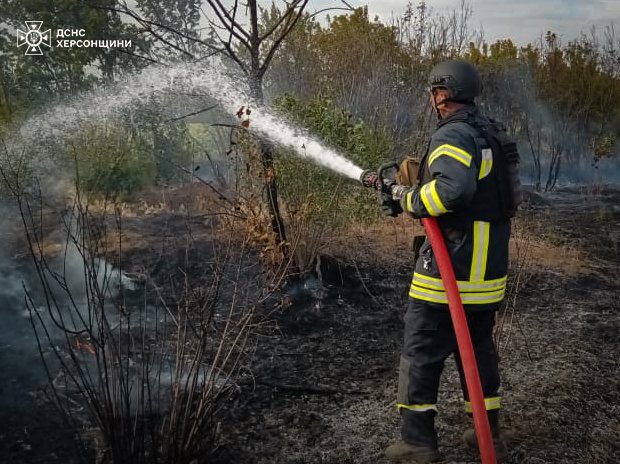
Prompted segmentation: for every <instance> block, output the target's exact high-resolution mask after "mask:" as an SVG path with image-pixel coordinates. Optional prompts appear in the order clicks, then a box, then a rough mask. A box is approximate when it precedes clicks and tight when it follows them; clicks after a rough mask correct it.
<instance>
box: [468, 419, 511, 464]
mask: <svg viewBox="0 0 620 464" xmlns="http://www.w3.org/2000/svg"><path fill="white" fill-rule="evenodd" d="M487 414H488V416H489V425H490V426H491V436H492V437H493V445H494V446H495V457H496V458H497V460H498V461H502V460H504V459H506V458H507V457H508V448H507V446H506V441H505V439H504V437H503V434H502V431H501V428H500V426H499V409H493V410H491V411H487ZM463 441H464V442H465V444H466V445H467V446H469V447H470V448H474V449H478V438H477V437H476V431H475V430H474V429H468V430H466V431H465V433H463Z"/></svg>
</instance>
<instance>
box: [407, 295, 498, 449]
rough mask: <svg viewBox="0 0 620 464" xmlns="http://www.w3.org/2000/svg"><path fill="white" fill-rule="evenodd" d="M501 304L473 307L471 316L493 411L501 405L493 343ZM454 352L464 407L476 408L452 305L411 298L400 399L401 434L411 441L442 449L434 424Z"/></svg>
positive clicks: (469, 321)
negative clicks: (447, 364)
mask: <svg viewBox="0 0 620 464" xmlns="http://www.w3.org/2000/svg"><path fill="white" fill-rule="evenodd" d="M496 309H497V308H496V307H495V308H492V309H491V310H482V311H478V312H468V313H467V315H466V316H467V324H468V326H469V331H470V335H471V340H472V344H473V347H474V353H475V355H476V361H477V363H478V371H479V373H480V381H481V383H482V392H483V394H484V397H485V403H486V406H487V409H488V410H494V409H499V396H498V390H499V386H500V378H499V369H498V356H497V351H496V349H495V345H494V343H493V326H494V324H495V312H496ZM450 354H454V358H455V361H456V365H457V369H458V371H459V376H460V379H461V387H462V389H463V396H464V400H465V409H466V411H467V412H471V406H470V404H469V401H468V400H469V397H468V394H467V387H466V383H465V376H464V374H463V366H462V364H461V359H460V356H459V352H458V347H457V342H456V336H455V334H454V328H453V326H452V319H451V317H450V312H449V310H448V309H447V307H446V308H445V309H444V308H438V307H437V306H436V305H429V304H426V303H424V302H422V301H419V300H413V299H411V300H410V303H409V308H408V309H407V313H406V314H405V337H404V344H403V351H402V354H401V357H400V369H399V381H398V400H397V404H398V409H399V411H400V414H401V418H402V425H401V434H402V438H403V440H404V441H405V442H407V443H410V444H412V445H416V446H427V447H430V448H434V449H436V448H437V434H436V432H435V426H434V419H435V415H436V414H437V393H438V389H439V380H440V377H441V372H442V370H443V367H444V362H445V360H446V358H447V357H448V356H450Z"/></svg>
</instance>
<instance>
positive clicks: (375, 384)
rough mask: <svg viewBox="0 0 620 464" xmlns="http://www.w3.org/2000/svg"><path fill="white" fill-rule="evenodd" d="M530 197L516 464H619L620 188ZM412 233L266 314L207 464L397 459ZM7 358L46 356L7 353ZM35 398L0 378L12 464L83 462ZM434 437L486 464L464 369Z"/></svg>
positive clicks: (0, 450)
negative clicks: (465, 434) (466, 398)
mask: <svg viewBox="0 0 620 464" xmlns="http://www.w3.org/2000/svg"><path fill="white" fill-rule="evenodd" d="M529 200H530V201H529V202H528V204H527V205H526V208H525V211H524V213H523V218H522V219H521V223H522V224H527V227H528V231H529V236H531V237H533V239H532V241H531V243H530V247H531V253H532V255H533V256H532V259H531V261H529V264H528V273H527V279H526V284H525V287H524V289H523V290H522V292H521V293H520V295H519V298H518V300H517V312H516V313H515V317H514V319H512V320H511V322H512V323H507V325H506V326H505V333H503V334H502V338H501V340H503V341H502V343H503V345H502V360H501V368H502V375H503V406H504V408H505V413H504V418H505V423H506V425H507V426H508V427H509V428H510V429H511V443H512V444H511V457H510V460H509V462H511V463H531V464H534V463H583V464H586V463H588V464H590V463H593V464H598V463H615V462H620V423H619V418H620V414H619V407H620V406H619V404H620V402H619V400H620V366H619V363H620V344H619V341H620V337H619V335H620V312H619V310H620V303H619V301H620V299H619V297H620V272H619V262H620V238H619V233H620V190H609V191H602V192H599V191H597V192H582V191H579V190H576V189H573V190H565V191H559V192H556V193H554V194H548V195H540V196H539V195H531V196H530V199H529ZM165 214H166V213H163V212H158V211H156V212H153V213H152V214H149V215H145V216H141V217H138V218H132V219H131V220H128V230H129V232H133V236H134V237H139V236H140V235H141V234H142V233H143V234H142V235H144V236H145V237H146V236H147V235H148V234H149V233H150V232H153V234H154V236H157V234H158V233H159V232H160V231H161V230H162V228H164V225H165V228H174V224H175V223H176V222H175V221H174V220H167V219H162V215H165ZM199 222H200V221H198V222H197V224H199ZM403 224H404V223H390V224H389V225H387V226H386V225H384V224H380V225H379V226H377V227H372V228H370V229H366V230H354V231H352V232H350V233H349V234H343V235H341V236H340V237H338V238H334V240H333V243H332V244H331V246H330V249H329V250H328V252H326V255H330V256H335V257H336V258H330V259H328V258H325V257H324V258H323V267H322V270H323V272H322V277H323V284H319V283H318V281H316V280H314V279H312V280H308V281H305V282H301V283H298V284H296V285H295V286H292V287H290V288H289V296H288V299H289V300H290V301H291V304H290V306H289V307H288V308H287V309H286V310H283V311H281V312H278V313H273V312H269V313H268V314H267V313H266V314H265V315H264V317H265V320H266V322H268V323H267V324H265V325H264V326H263V329H262V330H261V333H260V336H259V337H258V341H257V344H256V346H255V348H254V355H253V360H252V365H251V371H249V372H251V374H246V375H245V376H244V378H243V379H241V381H240V382H239V386H238V389H237V391H236V393H235V394H234V395H233V397H232V398H231V399H230V401H229V402H228V404H227V406H226V414H225V416H224V417H223V418H222V422H221V424H220V430H221V443H220V448H219V452H218V453H217V458H216V459H215V461H213V460H211V459H209V460H208V462H211V463H212V462H215V463H216V464H225V463H231V464H234V463H239V464H243V463H261V464H263V463H265V464H266V463H291V464H293V463H300V464H301V463H307V464H313V463H317V464H318V463H339V464H344V463H359V464H364V463H368V464H370V463H377V464H381V463H386V462H387V461H386V460H385V459H384V458H383V449H384V448H385V447H386V446H387V445H388V444H389V443H390V442H391V441H392V440H394V439H396V438H397V437H398V415H397V413H396V410H395V396H396V388H397V365H398V356H399V350H400V345H401V339H402V328H403V327H402V316H403V314H404V311H405V306H406V301H407V299H406V295H407V288H408V284H409V280H410V274H411V271H412V270H411V267H412V266H411V263H410V259H411V258H410V255H409V252H408V251H406V243H407V242H408V240H409V234H410V231H409V230H407V228H406V226H404V225H403ZM180 227H183V226H180ZM172 235H174V231H172ZM139 245H140V246H139V248H140V251H139V252H138V253H135V254H134V255H132V256H134V257H135V259H136V260H140V259H141V260H144V259H146V258H145V256H146V255H147V254H148V252H149V250H152V252H153V253H154V252H155V250H160V249H161V246H159V247H154V246H150V245H149V241H148V238H145V239H144V241H142V242H141V243H140V244H139ZM402 250H405V251H404V252H403V251H402ZM153 259H154V258H153ZM159 259H160V260H161V256H160V257H159ZM509 316H510V315H507V316H506V317H507V320H508V318H509ZM3 317H4V316H3ZM507 327H508V328H510V330H509V331H507ZM24 337H26V335H24ZM0 362H1V363H2V365H3V367H6V366H7V365H9V366H13V365H16V364H19V363H20V362H23V363H27V364H28V365H34V363H35V360H34V358H32V359H31V358H28V359H25V358H23V357H21V358H20V351H16V349H11V348H10V347H8V348H7V347H6V345H4V344H0ZM11 363H12V364H11ZM37 379H38V380H37V381H38V382H40V378H37ZM38 387H40V385H39V384H37V382H34V381H33V379H29V378H28V376H27V375H24V376H20V375H12V376H6V375H5V376H2V377H0V389H1V392H2V393H3V395H5V394H6V392H7V391H9V392H12V393H13V394H15V393H16V392H20V395H18V396H16V397H17V398H22V400H20V401H13V402H9V401H4V402H2V403H1V404H0V406H1V413H0V421H1V422H0V463H5V462H6V463H43V462H45V463H51V464H54V463H60V462H62V463H70V462H72V459H71V455H72V454H73V453H72V446H73V445H72V442H71V433H70V432H69V431H67V430H66V429H65V428H63V425H62V422H61V420H60V418H59V417H58V415H57V414H55V413H54V411H53V409H51V406H49V405H47V404H46V403H45V402H44V401H43V400H42V398H41V395H40V394H38V393H36V391H37V389H38ZM437 426H438V430H439V436H440V446H441V452H442V457H443V460H442V462H443V463H470V462H471V463H474V462H478V461H477V456H476V454H475V453H474V452H472V451H470V450H467V449H466V448H465V447H464V446H463V445H462V444H461V441H460V435H461V433H462V431H463V430H464V429H465V428H467V427H468V426H469V420H468V419H467V417H466V416H465V414H464V413H463V412H462V404H461V396H460V386H459V383H458V379H457V375H456V369H455V366H454V362H453V360H452V359H449V360H448V362H447V365H446V370H445V372H444V378H443V382H442V387H441V393H440V414H439V416H438V419H437ZM205 462H207V461H205Z"/></svg>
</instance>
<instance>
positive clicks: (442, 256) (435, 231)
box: [360, 163, 497, 464]
mask: <svg viewBox="0 0 620 464" xmlns="http://www.w3.org/2000/svg"><path fill="white" fill-rule="evenodd" d="M394 168H395V169H397V170H398V168H399V166H398V165H397V164H395V163H390V164H386V165H383V166H381V167H380V168H379V170H378V171H377V172H376V173H375V172H373V171H364V172H363V173H362V175H361V178H360V181H361V182H362V185H363V186H364V187H369V188H373V189H375V190H378V191H380V192H381V193H382V194H387V195H390V196H392V198H393V199H394V200H400V198H401V197H402V195H403V194H404V193H405V192H406V191H407V190H409V187H407V186H404V185H399V184H397V183H396V181H395V180H393V179H389V178H387V177H385V172H387V171H388V170H390V169H394ZM422 225H423V226H424V230H425V231H426V236H427V237H428V240H429V242H430V244H431V248H432V250H433V254H434V255H435V257H436V258H437V266H438V268H439V273H440V275H441V280H442V282H443V285H444V288H445V290H446V295H447V297H448V306H449V308H450V316H451V318H452V325H453V326H454V333H455V335H456V341H457V345H458V349H459V354H460V356H461V360H462V363H463V371H464V373H465V383H466V384H467V392H468V393H469V400H470V402H471V405H472V413H473V418H474V430H475V431H476V437H477V438H478V447H479V450H480V458H481V461H482V464H496V462H497V460H496V458H495V447H494V445H493V438H492V436H491V427H490V425H489V418H488V415H487V410H486V405H485V402H484V395H483V393H482V385H481V383H480V375H479V373H478V363H477V362H476V356H475V354H474V348H473V345H472V342H471V336H470V333H469V328H468V326H467V318H466V317H465V309H464V308H463V302H462V300H461V295H460V293H459V289H458V286H457V283H456V276H455V275H454V268H453V267H452V262H451V261H450V255H449V254H448V249H447V248H446V244H445V241H444V238H443V235H442V234H441V230H440V228H439V224H438V223H437V220H436V219H435V218H423V219H422Z"/></svg>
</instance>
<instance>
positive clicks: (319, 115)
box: [276, 95, 392, 227]
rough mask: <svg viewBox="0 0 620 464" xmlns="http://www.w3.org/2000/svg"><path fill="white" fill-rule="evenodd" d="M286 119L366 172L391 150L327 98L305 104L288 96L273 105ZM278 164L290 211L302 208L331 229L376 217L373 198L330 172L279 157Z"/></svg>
mask: <svg viewBox="0 0 620 464" xmlns="http://www.w3.org/2000/svg"><path fill="white" fill-rule="evenodd" d="M276 107H277V108H278V109H279V110H280V111H281V112H282V114H284V115H285V116H286V117H287V119H289V120H291V121H293V122H294V123H296V124H298V125H299V126H301V127H304V128H306V129H308V130H309V131H310V132H311V133H312V134H315V135H316V136H317V137H318V138H320V139H321V140H322V141H323V142H325V143H327V144H328V145H330V146H332V147H334V148H335V149H336V150H337V151H339V152H341V153H343V154H344V155H345V156H346V157H347V158H348V159H351V160H352V161H353V162H355V163H356V164H357V165H358V166H361V167H362V168H365V169H375V168H377V167H378V166H379V165H380V164H381V163H382V162H383V161H385V160H386V158H387V157H388V156H389V155H390V153H391V152H392V144H391V140H390V138H389V137H388V136H387V135H386V134H384V133H382V132H381V131H377V130H373V129H372V128H370V127H369V126H367V125H366V124H364V123H363V122H361V121H358V120H355V119H354V118H353V116H352V115H351V114H350V113H348V112H346V111H344V110H342V109H340V108H337V107H336V106H335V105H334V103H333V102H332V101H331V100H329V99H317V100H314V101H311V102H309V103H303V102H301V101H300V100H298V99H296V98H295V97H293V96H291V95H284V96H282V97H280V98H279V99H278V100H277V101H276ZM282 155H283V156H280V157H279V158H278V160H277V168H278V169H277V172H278V179H279V182H280V187H281V192H282V196H283V197H284V199H285V201H286V203H287V205H288V207H289V209H290V210H292V211H297V210H301V209H303V210H304V211H306V212H308V213H309V214H310V215H311V216H312V217H313V218H314V219H315V220H320V221H325V222H327V223H329V225H330V226H332V227H334V226H337V225H340V224H345V223H347V222H350V221H351V220H362V221H364V220H369V219H374V218H375V217H376V216H377V211H378V208H377V202H376V197H375V195H374V194H373V193H372V192H368V191H366V190H364V189H362V188H361V187H358V186H357V185H355V183H354V182H352V181H348V180H344V179H343V178H342V177H341V176H339V175H336V174H333V173H332V172H331V171H329V170H327V169H325V168H322V167H320V166H316V165H314V164H312V163H309V162H308V161H307V160H303V159H300V158H299V157H298V156H295V155H294V154H288V153H283V154H282Z"/></svg>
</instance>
